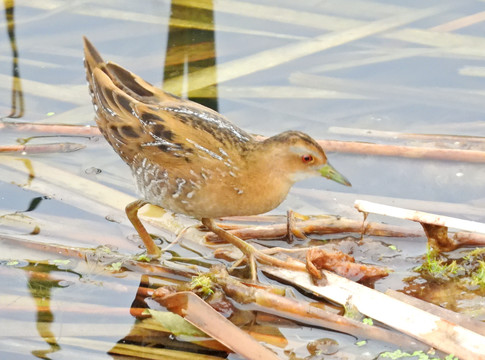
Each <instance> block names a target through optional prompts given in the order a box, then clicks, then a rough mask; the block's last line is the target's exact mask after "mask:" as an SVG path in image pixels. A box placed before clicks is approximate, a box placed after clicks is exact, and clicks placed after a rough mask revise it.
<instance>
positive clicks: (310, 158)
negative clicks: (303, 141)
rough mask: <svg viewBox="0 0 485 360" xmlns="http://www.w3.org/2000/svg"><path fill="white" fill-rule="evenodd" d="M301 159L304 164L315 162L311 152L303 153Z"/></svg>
mask: <svg viewBox="0 0 485 360" xmlns="http://www.w3.org/2000/svg"><path fill="white" fill-rule="evenodd" d="M301 161H302V162H303V163H304V164H311V163H312V162H313V156H311V155H310V154H306V155H303V156H302V157H301Z"/></svg>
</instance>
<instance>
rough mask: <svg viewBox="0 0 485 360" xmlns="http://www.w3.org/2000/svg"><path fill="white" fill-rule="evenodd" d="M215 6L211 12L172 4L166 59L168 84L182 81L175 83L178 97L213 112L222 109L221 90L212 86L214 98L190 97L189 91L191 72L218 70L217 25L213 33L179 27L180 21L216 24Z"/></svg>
mask: <svg viewBox="0 0 485 360" xmlns="http://www.w3.org/2000/svg"><path fill="white" fill-rule="evenodd" d="M208 3H210V5H211V6H208V8H210V10H207V9H198V8H194V7H186V6H180V5H176V4H174V3H172V4H171V9H170V22H169V32H168V41H167V54H166V57H165V70H164V76H163V78H164V82H165V81H167V80H169V79H172V78H176V77H178V78H179V79H180V81H179V82H178V83H177V84H175V86H174V87H172V88H171V89H170V90H171V91H172V92H174V93H175V94H176V95H181V96H184V97H186V96H187V95H188V98H189V99H190V100H193V101H196V102H198V103H200V104H202V105H205V106H208V107H210V108H212V109H213V110H215V111H217V110H218V103H217V87H216V85H214V86H213V87H211V97H204V98H199V97H197V98H196V97H191V96H190V93H189V94H187V89H189V88H190V83H189V82H190V77H189V76H188V74H189V73H191V72H193V71H196V70H200V69H203V68H210V67H213V68H215V64H216V51H215V42H214V30H213V28H214V27H213V26H210V28H211V30H201V29H196V28H193V27H179V26H176V25H175V24H180V20H182V21H184V22H187V23H190V22H191V21H192V22H201V21H203V22H206V23H207V24H210V25H213V24H214V11H213V6H212V1H208ZM211 76H212V77H213V78H214V79H213V81H212V82H210V83H213V84H216V83H217V81H216V80H217V79H216V77H217V73H216V72H215V71H214V72H212V73H211ZM172 85H173V84H172Z"/></svg>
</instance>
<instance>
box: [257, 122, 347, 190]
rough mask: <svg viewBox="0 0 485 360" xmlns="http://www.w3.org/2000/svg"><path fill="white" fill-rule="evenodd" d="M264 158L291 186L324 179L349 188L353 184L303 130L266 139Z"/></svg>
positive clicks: (263, 149) (262, 148)
mask: <svg viewBox="0 0 485 360" xmlns="http://www.w3.org/2000/svg"><path fill="white" fill-rule="evenodd" d="M260 151H261V153H260V156H262V157H264V160H263V161H265V162H267V165H266V166H270V167H273V168H274V167H276V170H277V172H278V173H279V174H280V176H284V177H286V178H287V179H288V180H289V181H290V182H291V183H295V182H297V181H299V180H303V179H307V178H310V177H315V176H323V177H326V178H327V179H330V180H333V181H336V182H338V183H340V184H343V185H345V186H351V184H350V182H349V181H348V180H347V179H346V178H345V176H343V175H342V174H340V173H339V172H338V171H337V170H335V168H334V167H333V166H332V165H330V164H329V162H328V161H327V157H326V155H325V152H324V151H323V149H322V147H321V146H320V145H319V144H318V143H317V142H316V141H315V140H314V139H312V138H311V137H310V136H308V135H307V134H305V133H302V132H299V131H287V132H284V133H281V134H278V135H275V136H273V137H270V138H268V139H266V140H264V141H263V142H262V143H261V148H260Z"/></svg>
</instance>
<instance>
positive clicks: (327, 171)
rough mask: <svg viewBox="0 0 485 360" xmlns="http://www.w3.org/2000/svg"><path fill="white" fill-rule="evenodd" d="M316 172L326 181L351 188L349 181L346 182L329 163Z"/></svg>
mask: <svg viewBox="0 0 485 360" xmlns="http://www.w3.org/2000/svg"><path fill="white" fill-rule="evenodd" d="M318 172H319V173H320V174H321V175H322V176H323V177H326V178H327V179H330V180H333V181H336V182H338V183H340V184H342V185H345V186H352V184H351V183H350V181H348V180H347V178H346V177H345V176H343V175H342V174H341V173H339V172H338V171H337V170H335V169H334V167H333V166H332V165H330V164H329V163H327V164H325V166H322V167H321V168H320V169H318Z"/></svg>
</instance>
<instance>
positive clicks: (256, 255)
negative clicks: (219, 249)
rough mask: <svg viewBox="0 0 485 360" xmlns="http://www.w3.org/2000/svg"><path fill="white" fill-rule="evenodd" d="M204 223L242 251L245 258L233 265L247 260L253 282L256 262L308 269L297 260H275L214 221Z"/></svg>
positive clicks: (203, 220) (207, 220)
mask: <svg viewBox="0 0 485 360" xmlns="http://www.w3.org/2000/svg"><path fill="white" fill-rule="evenodd" d="M202 223H203V224H204V225H205V226H206V227H207V228H208V229H209V230H210V231H212V232H213V233H215V234H216V235H217V236H219V237H220V238H221V239H223V240H225V241H227V242H228V243H230V244H232V245H234V246H235V247H237V248H238V249H239V250H241V252H242V253H243V254H244V255H245V256H244V257H243V258H242V259H240V260H238V261H237V262H236V263H235V264H234V265H233V268H234V267H235V266H238V265H239V264H241V262H242V261H244V260H247V262H248V265H249V269H250V274H251V279H252V280H257V271H256V261H258V262H260V263H262V264H266V265H272V266H276V267H281V268H285V269H291V270H300V271H305V269H306V267H305V264H303V263H302V262H300V261H297V260H287V261H284V260H281V259H278V258H275V257H274V256H271V255H268V254H267V253H265V250H258V249H256V248H255V247H254V246H253V245H251V244H248V243H247V242H246V241H244V240H242V239H240V238H238V237H237V236H235V235H233V234H231V233H229V232H227V231H225V230H223V229H222V228H220V227H219V226H218V225H217V224H216V223H215V221H214V220H212V219H207V218H204V219H202Z"/></svg>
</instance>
